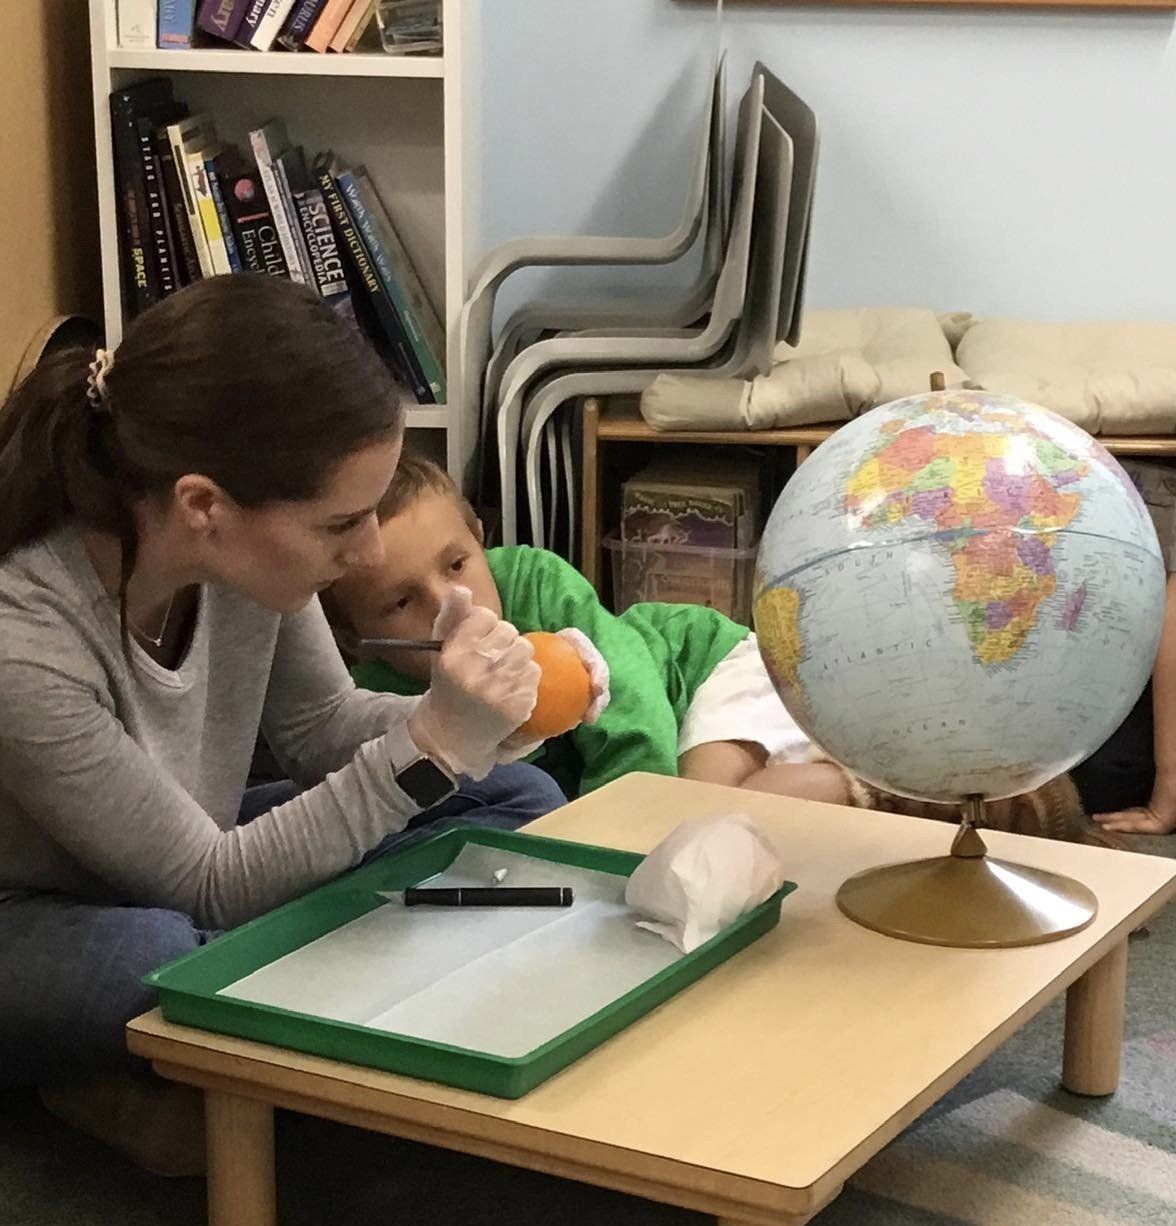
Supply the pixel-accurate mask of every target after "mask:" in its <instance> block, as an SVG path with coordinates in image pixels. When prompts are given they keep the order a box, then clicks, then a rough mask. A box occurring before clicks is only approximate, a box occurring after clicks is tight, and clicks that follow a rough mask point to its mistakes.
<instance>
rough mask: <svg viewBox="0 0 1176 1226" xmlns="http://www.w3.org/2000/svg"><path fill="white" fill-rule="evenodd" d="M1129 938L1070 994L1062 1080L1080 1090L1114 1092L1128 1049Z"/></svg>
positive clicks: (1064, 1083) (1089, 971) (1070, 990)
mask: <svg viewBox="0 0 1176 1226" xmlns="http://www.w3.org/2000/svg"><path fill="white" fill-rule="evenodd" d="M1126 990H1127V942H1126V941H1123V942H1121V943H1120V944H1118V945H1116V946H1115V948H1114V949H1112V950H1111V952H1110V953H1108V954H1105V955H1104V956H1103V958H1102V959H1101V960H1100V961H1098V962H1096V963H1095V964H1094V965H1093V966H1092V967H1091V968H1090V970H1088V971H1087V972H1086V974H1085V975H1083V976H1082V978H1081V979H1078V980H1075V982H1074V983H1072V984H1071V985H1070V989H1069V991H1068V992H1067V993H1066V1039H1065V1051H1064V1055H1063V1059H1062V1085H1064V1086H1065V1087H1066V1089H1067V1090H1070V1091H1072V1092H1073V1093H1075V1094H1092V1095H1096V1094H1113V1093H1114V1092H1115V1090H1116V1089H1117V1088H1118V1085H1119V1061H1120V1058H1121V1056H1122V1053H1123V1012H1124V1008H1125V1004H1126V1000H1125V996H1126Z"/></svg>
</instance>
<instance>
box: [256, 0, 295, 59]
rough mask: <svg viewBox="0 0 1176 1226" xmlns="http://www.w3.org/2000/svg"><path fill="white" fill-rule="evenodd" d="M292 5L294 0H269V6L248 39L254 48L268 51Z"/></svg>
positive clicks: (284, 22) (280, 30)
mask: <svg viewBox="0 0 1176 1226" xmlns="http://www.w3.org/2000/svg"><path fill="white" fill-rule="evenodd" d="M293 7H294V0H270V6H269V8H267V9H266V10H265V15H264V16H263V17H262V19H261V20H260V21H259V22H258V23H257V29H256V30H255V31H254V32H253V37H252V38H251V39H250V40H249V41H250V42H251V43H252V44H253V47H254V49H255V50H257V51H268V50H269V49H270V48H271V47H272V46H273V45H274V43H275V42H277V39H278V35H279V34H280V33H281V32H282V27H283V26H284V25H285V24H286V18H287V17H289V16H290V10H291V9H292V8H293Z"/></svg>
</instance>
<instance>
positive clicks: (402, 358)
mask: <svg viewBox="0 0 1176 1226" xmlns="http://www.w3.org/2000/svg"><path fill="white" fill-rule="evenodd" d="M336 182H338V184H339V191H340V192H342V194H343V199H344V202H345V203H346V205H347V212H348V213H349V214H350V216H351V220H352V223H353V224H354V226H355V228H356V230H357V231H358V232H359V236H360V239H361V240H362V241H363V246H364V250H365V251H366V252H367V255H368V259H369V260H370V261H371V263H372V266H373V268H374V269H375V274H376V279H377V281H378V282H379V283H380V286H381V289H382V290H383V292H384V294H385V295H387V298H388V302H389V305H390V306H391V314H392V317H393V318H394V319H395V320H396V324H395V327H394V329H393V332H392V333H390V335H389V340H390V341H391V342H392V345H393V348H394V350H395V352H396V356H397V360H398V361H399V363H400V365H401V367H402V369H403V371H404V374H405V377H406V378H407V379H408V380H409V382H410V383H411V385H412V390H413V391H414V392H415V393H416V397H417V400H419V401H420V403H421V404H440V403H443V401H439V400H438V399H437V395H436V393H435V392H434V391H433V389H432V387H430V385H429V381H428V380H427V379H426V378H425V375H424V372H423V371H422V370H421V367H420V363H419V362H418V360H417V357H416V354H415V353H414V352H413V347H412V342H411V340H409V337H408V331H407V328H406V327H405V322H404V319H403V317H402V316H401V314H400V311H399V310H398V309H397V308H396V305H395V302H396V300H395V298H394V297H393V296H392V292H391V282H392V270H391V269H390V268H389V267H388V261H387V259H386V258H385V256H384V253H383V251H382V249H381V247H380V243H379V239H378V238H377V236H376V231H375V227H374V226H373V225H372V220H371V217H369V216H368V212H367V209H366V208H365V207H364V203H363V198H362V197H361V196H360V193H359V188H358V186H357V184H356V182H355V177H354V175H353V174H352V173H351V172H350V171H344V172H343V173H342V174H340V175H339V176H338V178H337V180H336Z"/></svg>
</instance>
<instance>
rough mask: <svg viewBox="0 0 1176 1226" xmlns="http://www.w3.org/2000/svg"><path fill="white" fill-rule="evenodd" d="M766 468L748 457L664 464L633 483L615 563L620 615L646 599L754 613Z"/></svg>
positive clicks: (740, 615) (737, 614)
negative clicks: (753, 589)
mask: <svg viewBox="0 0 1176 1226" xmlns="http://www.w3.org/2000/svg"><path fill="white" fill-rule="evenodd" d="M760 499H761V482H760V472H759V464H758V462H757V461H755V460H749V459H746V458H742V457H724V458H718V459H716V461H715V462H714V463H708V464H707V465H706V466H705V468H704V467H703V466H701V465H700V464H699V463H698V462H697V461H691V460H687V459H679V458H676V457H669V458H666V459H661V460H658V461H656V462H655V463H654V464H651V465H650V466H649V467H648V468H646V469H644V470H642V471H641V472H640V473H638V474H637V475H636V476H634V477H632V478H630V480H628V481H626V482H625V484H624V487H623V491H622V502H621V530H620V535H619V538H611V539H610V540H609V541H608V542H606V545H607V547H608V548H609V550H610V551H611V553H612V557H613V591H614V595H615V598H616V607H617V610H618V612H620V611H622V610H624V609H626V608H628V606H629V605H631V604H634V603H636V602H638V601H643V600H659V601H667V602H670V603H686V604H703V605H707V606H708V607H710V608H714V609H718V610H719V611H720V612H722V613H725V614H727V616H729V617H733V618H735V619H737V620H740V621H746V620H747V618H748V616H749V613H750V608H749V605H750V595H751V582H752V571H753V568H754V565H755V545H756V542H757V541H758V539H759V529H760Z"/></svg>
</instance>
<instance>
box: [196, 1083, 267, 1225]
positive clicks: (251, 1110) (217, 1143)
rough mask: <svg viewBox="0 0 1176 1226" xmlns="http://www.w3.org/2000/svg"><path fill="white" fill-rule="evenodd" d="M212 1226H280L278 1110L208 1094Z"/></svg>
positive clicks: (206, 1094)
mask: <svg viewBox="0 0 1176 1226" xmlns="http://www.w3.org/2000/svg"><path fill="white" fill-rule="evenodd" d="M204 1118H205V1129H206V1133H207V1144H208V1226H276V1223H277V1220H278V1217H277V1189H276V1185H275V1182H274V1109H273V1107H271V1106H270V1105H269V1104H268V1103H259V1102H256V1101H254V1100H253V1099H251V1098H241V1097H239V1096H238V1095H236V1094H222V1093H221V1092H220V1091H217V1090H207V1091H205V1095H204Z"/></svg>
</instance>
